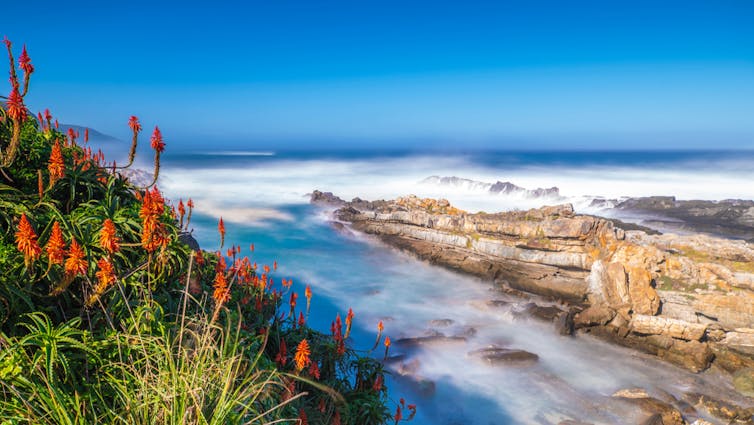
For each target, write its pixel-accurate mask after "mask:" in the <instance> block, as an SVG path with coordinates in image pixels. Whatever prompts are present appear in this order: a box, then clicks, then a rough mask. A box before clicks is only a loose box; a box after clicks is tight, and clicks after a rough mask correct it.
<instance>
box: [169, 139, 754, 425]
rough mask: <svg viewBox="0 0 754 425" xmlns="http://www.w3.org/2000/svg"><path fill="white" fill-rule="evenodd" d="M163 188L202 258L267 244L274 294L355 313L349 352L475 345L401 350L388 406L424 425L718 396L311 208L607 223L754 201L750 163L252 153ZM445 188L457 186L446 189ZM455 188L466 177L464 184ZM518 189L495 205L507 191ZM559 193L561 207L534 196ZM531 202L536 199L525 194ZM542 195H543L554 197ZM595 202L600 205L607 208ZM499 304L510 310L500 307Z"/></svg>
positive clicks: (264, 253) (721, 158)
mask: <svg viewBox="0 0 754 425" xmlns="http://www.w3.org/2000/svg"><path fill="white" fill-rule="evenodd" d="M163 160H164V162H163V169H162V172H161V177H160V187H161V189H163V190H164V191H165V192H166V195H167V197H168V198H170V199H172V200H173V202H174V203H177V202H178V199H181V198H182V199H183V200H184V201H186V199H187V198H189V197H191V198H192V199H193V200H194V203H195V204H196V210H195V212H194V215H193V217H194V218H193V219H192V224H191V227H192V228H193V234H194V236H195V237H196V238H197V240H198V241H199V243H200V244H201V246H202V247H203V248H204V249H208V250H214V249H217V248H218V245H219V237H218V235H217V230H216V229H217V220H218V219H219V218H220V217H223V220H224V221H225V223H226V228H227V233H228V236H227V239H226V244H236V245H240V246H241V247H243V249H244V252H245V253H248V251H247V249H248V247H249V245H250V244H251V243H253V244H254V245H255V251H254V253H253V258H254V260H255V261H258V262H259V263H268V264H271V263H272V261H277V262H278V264H279V268H278V270H277V274H276V279H275V280H276V281H279V279H280V278H290V279H292V280H293V282H294V286H293V289H294V290H296V291H298V292H299V293H300V295H302V294H303V291H304V288H305V286H306V285H307V284H308V285H311V286H312V289H313V294H314V295H313V299H312V313H311V316H310V324H311V325H313V326H314V327H316V328H318V329H320V330H323V331H327V330H328V329H329V325H330V322H331V321H332V320H333V319H334V317H335V315H336V313H339V314H340V315H341V317H344V316H345V313H346V312H347V311H348V309H349V308H352V309H353V311H354V313H355V318H354V330H353V333H352V337H351V341H350V342H351V345H352V346H353V347H354V348H356V349H357V350H361V352H362V354H365V355H373V356H375V357H378V358H382V355H383V353H384V349H383V348H382V347H380V348H378V349H377V350H376V351H375V352H370V349H371V348H372V346H373V344H374V341H375V337H376V333H377V323H378V321H380V320H382V321H384V323H385V332H384V334H385V335H389V336H390V337H391V339H392V340H393V341H397V340H399V339H400V338H405V337H415V336H424V335H436V334H443V335H446V336H456V335H463V336H465V337H466V342H465V343H457V342H455V343H454V342H445V343H442V344H436V345H432V344H429V345H422V346H419V347H410V346H404V347H401V346H398V345H397V344H396V345H395V346H394V347H393V348H392V349H391V353H392V354H404V355H405V359H404V360H403V361H402V362H396V363H394V364H391V365H390V370H391V376H390V378H389V379H388V382H387V385H388V387H389V394H390V397H391V400H392V401H393V404H392V408H393V409H394V407H395V403H397V402H398V399H399V398H401V397H403V398H405V399H406V401H407V402H408V403H415V404H417V406H418V413H417V416H416V418H415V420H414V423H416V424H448V425H449V424H519V423H521V424H529V423H532V424H557V423H559V422H560V421H563V420H566V419H578V420H584V421H588V422H592V423H606V424H621V423H625V424H633V423H637V421H638V420H639V419H638V417H637V416H636V415H637V412H636V411H635V410H634V409H633V408H632V407H631V406H629V405H627V404H622V403H620V402H618V401H616V400H615V399H611V397H610V395H611V394H613V393H614V392H615V391H617V390H620V389H623V388H633V387H642V388H648V389H659V390H662V391H667V392H669V393H671V394H675V395H680V394H681V393H682V392H683V391H687V390H689V389H691V388H694V386H696V385H704V386H709V385H718V384H720V383H719V382H716V381H715V378H714V376H709V377H707V376H704V375H702V376H697V375H693V374H690V373H688V372H686V371H684V370H681V369H679V368H677V367H675V366H672V365H669V364H667V363H662V362H660V361H658V360H656V359H653V358H651V357H648V356H644V355H642V354H639V353H636V352H634V351H631V350H627V349H623V348H620V347H615V346H611V345H609V344H606V343H603V342H600V341H598V340H596V339H593V338H591V337H588V336H576V337H564V336H560V335H558V333H557V332H556V331H555V329H553V327H552V325H551V324H546V323H540V322H538V321H536V320H533V319H531V318H529V317H528V316H527V315H526V314H524V313H523V310H524V308H525V303H526V302H525V301H521V300H515V299H509V298H506V296H505V295H503V294H501V293H498V292H496V291H495V289H494V288H493V287H492V285H491V284H489V283H487V282H483V281H480V280H478V279H475V278H472V277H468V276H464V275H460V274H457V273H454V272H451V271H448V270H445V269H442V268H438V267H434V266H430V265H428V264H426V263H423V262H421V261H418V260H416V259H415V258H413V257H411V256H409V255H406V254H403V253H400V252H397V251H395V250H394V249H392V248H390V247H388V246H385V245H383V244H382V243H380V242H378V241H377V240H375V239H374V238H372V237H369V236H366V235H362V234H358V233H354V232H350V231H348V229H346V230H339V229H337V228H336V227H334V226H333V225H332V224H331V223H330V212H331V211H330V210H328V209H327V208H324V207H321V206H313V205H310V204H309V194H310V193H311V192H312V191H313V190H315V189H316V190H321V191H330V192H333V193H334V194H335V195H338V196H340V197H341V198H344V199H348V200H350V199H351V198H353V197H360V198H362V199H368V200H373V199H391V198H395V197H397V196H403V195H408V194H415V195H417V196H422V197H441V198H446V199H448V200H450V202H451V203H452V204H454V205H455V206H457V207H459V208H462V209H465V210H467V211H486V212H493V211H501V210H513V209H528V208H534V207H538V206H542V205H546V204H553V203H563V202H570V203H573V204H574V207H575V208H576V211H577V212H584V213H593V214H601V213H604V214H608V215H609V214H610V213H611V211H610V210H609V209H607V210H605V208H606V206H607V207H608V208H609V206H610V205H612V204H611V202H613V201H617V200H620V199H622V198H624V197H627V196H650V195H672V196H676V197H677V198H678V199H709V200H721V199H730V198H740V199H754V185H752V181H754V152H712V151H708V152H700V151H695V152H479V153H471V154H459V153H448V152H446V153H438V154H427V153H417V152H395V151H393V152H358V153H337V152H249V151H247V152H244V151H210V150H208V151H205V152H186V153H170V152H168V154H166V155H165V156H164V159H163ZM443 177H448V178H446V179H443ZM450 177H455V179H452V178H450ZM498 181H499V182H511V183H513V184H515V185H517V186H519V187H521V188H522V190H518V191H514V192H510V193H501V192H494V191H491V189H492V188H493V185H494V183H496V182H498ZM552 187H557V188H558V191H557V192H553V191H549V192H538V193H537V192H532V191H533V190H535V189H537V188H552ZM524 189H526V190H528V192H527V191H526V190H524ZM543 193H544V194H543ZM595 199H598V200H601V201H604V202H599V203H595V202H594V200H595ZM490 300H505V301H507V303H497V304H499V305H494V303H493V304H490V303H489V302H488V301H490ZM490 345H496V346H502V347H509V348H516V349H522V350H526V351H529V352H532V353H535V354H537V355H538V356H539V361H538V362H536V363H535V364H533V365H528V366H522V367H516V366H512V367H511V366H508V367H501V366H491V365H488V364H485V363H480V362H477V361H476V360H475V359H474V358H472V356H469V354H468V353H469V352H471V351H473V350H475V349H481V348H484V347H487V346H490Z"/></svg>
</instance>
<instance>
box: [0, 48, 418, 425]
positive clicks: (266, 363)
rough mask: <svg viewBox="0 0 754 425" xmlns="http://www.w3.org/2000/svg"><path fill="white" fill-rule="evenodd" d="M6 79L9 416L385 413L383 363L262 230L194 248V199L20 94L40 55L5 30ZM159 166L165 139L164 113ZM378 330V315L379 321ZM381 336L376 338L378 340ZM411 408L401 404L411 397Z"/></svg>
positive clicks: (0, 194) (3, 168)
mask: <svg viewBox="0 0 754 425" xmlns="http://www.w3.org/2000/svg"><path fill="white" fill-rule="evenodd" d="M5 44H6V46H7V50H8V55H9V59H10V67H11V73H10V74H11V79H10V80H11V92H10V95H9V96H8V97H7V98H5V99H4V102H3V105H2V106H1V107H0V223H1V224H2V227H1V229H2V231H1V232H0V269H2V270H3V272H2V274H0V423H2V424H25V423H34V424H44V423H47V424H53V423H54V424H90V423H122V424H137V423H150V424H154V423H158V424H173V423H175V424H178V423H180V424H184V423H195V424H226V423H272V422H276V421H282V422H287V423H302V424H306V423H317V424H319V423H326V424H340V423H342V424H377V423H384V422H386V421H390V422H392V421H395V422H398V420H400V419H403V418H405V419H409V418H411V417H413V413H414V412H415V407H414V406H406V405H404V404H403V403H401V404H400V405H399V406H398V407H397V412H396V413H393V412H392V409H390V410H389V409H388V407H387V404H388V399H387V389H386V387H385V385H383V382H384V372H383V367H382V364H381V363H380V362H379V361H377V360H375V359H373V358H371V357H368V356H360V355H358V354H357V353H356V352H355V351H354V350H353V349H351V348H349V347H348V346H347V344H346V343H347V339H348V333H349V330H350V326H351V323H352V320H353V313H349V315H348V316H347V317H346V329H345V331H344V330H343V324H342V322H341V319H340V317H339V316H338V317H337V318H336V319H335V320H334V321H333V325H332V329H331V332H330V333H329V334H326V333H322V332H318V331H316V330H314V329H312V328H310V327H308V326H307V324H306V321H307V318H308V316H309V312H310V311H309V310H310V303H311V299H312V291H311V288H309V287H306V290H305V291H303V292H304V294H305V297H306V308H305V309H304V308H302V307H300V305H299V304H297V299H298V292H297V291H301V290H302V289H303V288H296V287H294V285H293V282H292V281H291V280H288V279H280V278H279V277H277V276H275V269H276V264H273V265H272V266H263V265H259V266H258V265H257V264H256V263H255V262H254V260H253V257H252V256H253V246H252V247H249V249H248V251H247V252H248V253H249V255H248V256H244V255H243V253H244V251H245V249H242V248H241V247H240V246H231V247H229V248H228V247H223V245H224V244H225V240H226V235H225V229H224V226H223V224H222V220H221V221H220V223H219V226H218V231H219V236H220V238H219V240H220V243H219V245H220V247H221V249H226V251H225V252H207V251H202V250H199V249H196V247H195V246H194V248H192V247H191V246H190V244H187V243H186V242H192V239H191V237H190V234H188V233H187V229H188V228H189V224H190V220H191V214H192V209H193V202H192V201H191V200H188V202H187V203H186V204H184V203H183V201H182V200H181V201H179V202H178V204H177V206H175V207H173V206H171V205H170V203H169V202H168V201H166V200H165V199H164V198H163V196H162V194H161V193H160V191H159V189H158V188H157V187H156V186H154V183H155V182H152V185H150V186H148V187H146V188H140V187H136V186H134V185H133V184H131V183H130V182H129V181H128V179H127V178H125V177H124V175H125V173H123V172H122V171H123V170H124V169H125V168H127V167H129V166H130V165H131V164H132V163H133V154H134V152H135V147H136V144H137V143H138V136H139V134H140V132H141V130H142V127H141V124H140V123H139V120H138V118H136V117H131V120H130V121H129V125H130V128H131V129H132V131H133V141H132V145H133V148H132V150H131V156H130V158H129V163H128V165H126V167H117V166H116V164H114V163H107V162H106V160H105V158H104V157H103V155H102V154H101V153H95V152H92V149H91V148H90V147H87V141H88V140H87V139H88V135H87V134H86V133H85V134H84V136H83V141H81V142H79V140H80V138H81V136H80V135H79V134H77V133H76V132H75V131H72V130H71V131H69V132H68V134H67V135H65V134H63V133H61V132H60V131H58V125H57V121H56V120H54V119H53V117H52V115H51V114H50V113H49V111H45V112H44V113H40V114H38V116H37V117H36V119H35V118H34V117H32V116H31V115H30V113H29V111H28V110H27V109H26V107H25V105H24V97H25V95H26V92H27V91H28V88H29V79H30V76H31V75H32V73H33V72H34V68H33V66H32V65H31V60H30V58H29V55H28V54H27V52H26V48H25V47H24V49H23V53H22V54H21V55H20V56H19V59H18V63H19V67H20V69H21V71H22V73H23V77H22V78H21V79H19V77H18V75H17V73H16V64H15V61H14V56H13V54H12V45H11V43H10V41H8V40H7V39H6V40H5ZM151 145H152V148H153V149H154V152H155V158H154V164H155V171H154V179H155V181H156V180H157V176H158V173H159V161H160V155H161V153H162V152H163V150H164V149H165V143H164V141H163V139H162V134H161V133H160V131H159V129H158V128H156V127H155V129H154V132H153V134H152V138H151ZM380 331H381V329H380ZM379 338H380V337H379V336H378V340H379ZM402 410H405V413H403V411H402Z"/></svg>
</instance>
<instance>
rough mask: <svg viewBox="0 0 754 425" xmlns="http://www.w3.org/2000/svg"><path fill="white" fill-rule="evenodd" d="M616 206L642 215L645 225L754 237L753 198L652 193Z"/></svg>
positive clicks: (737, 236)
mask: <svg viewBox="0 0 754 425" xmlns="http://www.w3.org/2000/svg"><path fill="white" fill-rule="evenodd" d="M615 208H616V209H617V210H619V211H623V212H629V213H631V214H632V215H639V216H643V217H644V219H643V221H642V223H643V224H646V225H648V226H650V227H657V228H659V229H660V230H669V231H675V232H704V233H708V234H712V235H718V236H724V237H733V238H740V239H745V240H749V241H751V240H753V239H754V201H749V200H739V199H726V200H722V201H706V200H678V199H676V198H675V197H674V196H649V197H642V198H629V199H625V200H622V201H620V202H616V204H615Z"/></svg>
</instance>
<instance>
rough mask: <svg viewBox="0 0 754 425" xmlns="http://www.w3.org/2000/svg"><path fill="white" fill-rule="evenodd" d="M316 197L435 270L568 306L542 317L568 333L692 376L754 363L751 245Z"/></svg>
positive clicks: (568, 214) (567, 220)
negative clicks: (648, 355) (473, 277)
mask: <svg viewBox="0 0 754 425" xmlns="http://www.w3.org/2000/svg"><path fill="white" fill-rule="evenodd" d="M312 199H313V200H314V201H317V202H326V203H329V204H331V205H335V206H337V207H338V209H337V210H336V211H335V213H334V215H335V217H336V218H337V219H338V220H339V221H341V222H347V223H350V225H351V227H352V228H353V229H355V230H358V231H362V232H365V233H369V234H372V235H375V236H377V237H379V238H380V239H382V240H383V241H385V242H386V243H388V244H390V245H392V246H395V247H397V248H400V249H403V250H406V251H409V252H411V253H413V254H415V255H416V256H418V257H419V258H422V259H424V260H427V261H429V262H431V263H434V264H439V265H443V266H445V267H449V268H451V269H455V270H459V271H462V272H465V273H469V274H473V275H476V276H479V277H482V278H484V279H488V280H490V281H493V282H495V283H496V284H497V285H499V286H500V287H501V288H507V290H508V291H514V292H515V291H523V292H526V293H531V294H537V295H540V296H544V297H549V298H552V299H556V300H559V301H564V302H567V303H568V304H570V306H571V307H570V311H562V313H559V314H558V313H555V312H547V314H546V316H548V317H547V319H548V320H551V319H552V320H553V321H555V322H556V323H559V326H562V327H563V328H564V329H566V331H565V332H563V333H568V331H567V329H569V327H570V329H573V328H574V327H575V328H576V329H579V330H580V331H581V332H588V333H592V334H594V335H596V336H599V337H602V338H605V339H609V340H611V341H614V342H616V343H619V344H622V345H625V346H629V347H634V348H637V349H640V350H642V351H645V352H647V353H651V354H654V355H657V356H659V357H661V358H663V359H665V360H668V361H670V362H673V363H675V364H678V365H681V366H683V367H686V368H688V369H690V370H693V371H701V370H704V369H706V368H708V367H709V366H710V364H711V363H712V362H713V360H715V359H716V358H717V359H720V365H721V367H722V368H723V369H725V370H728V371H731V372H734V371H736V370H738V369H741V368H744V367H752V366H754V330H753V329H750V328H754V248H752V246H751V245H749V244H747V243H745V242H742V241H731V240H723V239H716V238H713V237H710V236H701V235H693V236H677V235H667V234H665V235H658V234H654V235H650V234H647V233H644V232H641V231H625V230H623V229H620V228H617V227H615V226H614V224H613V222H611V221H609V220H605V219H602V218H599V217H594V216H586V215H578V214H575V213H574V211H573V208H572V207H571V206H570V205H557V206H549V207H543V208H539V209H533V210H528V211H513V212H505V213H495V214H486V213H476V214H470V213H467V212H465V211H462V210H459V209H457V208H455V207H453V206H452V205H450V203H449V202H448V201H446V200H432V199H420V198H416V197H413V196H409V197H404V198H399V199H397V200H395V201H376V202H369V201H363V200H360V199H355V200H353V201H352V202H343V201H342V200H340V199H339V198H337V197H335V196H333V195H332V194H323V193H321V192H315V193H314V194H313V196H312ZM661 201H662V202H661ZM666 201H667V202H672V200H670V199H668V200H666ZM657 202H658V203H659V205H664V204H663V202H665V201H663V200H658V201H657ZM550 313H552V314H550ZM543 314H544V313H543ZM550 316H552V317H550Z"/></svg>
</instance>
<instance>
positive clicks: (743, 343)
mask: <svg viewBox="0 0 754 425" xmlns="http://www.w3.org/2000/svg"><path fill="white" fill-rule="evenodd" d="M720 344H721V345H723V346H724V347H726V348H729V349H731V350H734V351H737V352H739V353H744V354H748V355H754V329H736V330H735V331H731V332H726V333H725V338H723V340H722V341H720Z"/></svg>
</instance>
